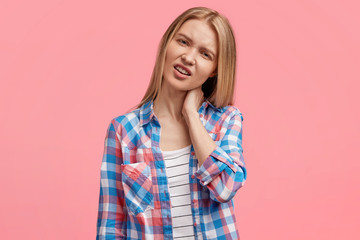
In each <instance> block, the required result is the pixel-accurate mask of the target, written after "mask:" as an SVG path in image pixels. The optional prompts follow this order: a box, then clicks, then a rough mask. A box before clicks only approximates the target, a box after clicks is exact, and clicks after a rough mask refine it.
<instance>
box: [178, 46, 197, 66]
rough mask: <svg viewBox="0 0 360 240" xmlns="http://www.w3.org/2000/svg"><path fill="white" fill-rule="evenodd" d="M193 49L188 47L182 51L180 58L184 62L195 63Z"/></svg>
mask: <svg viewBox="0 0 360 240" xmlns="http://www.w3.org/2000/svg"><path fill="white" fill-rule="evenodd" d="M195 54H196V50H195V49H189V50H188V51H186V52H184V54H183V55H181V59H182V60H183V61H184V63H186V64H189V65H194V64H195Z"/></svg>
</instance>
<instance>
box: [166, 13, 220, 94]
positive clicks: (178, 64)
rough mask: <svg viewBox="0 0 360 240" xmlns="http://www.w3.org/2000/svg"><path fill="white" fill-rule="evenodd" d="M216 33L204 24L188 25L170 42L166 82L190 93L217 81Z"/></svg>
mask: <svg viewBox="0 0 360 240" xmlns="http://www.w3.org/2000/svg"><path fill="white" fill-rule="evenodd" d="M217 46H218V42H217V34H216V32H215V31H214V30H213V29H212V28H211V27H210V25H208V23H206V22H205V21H203V20H197V19H191V20H188V21H186V22H185V23H184V24H183V25H182V26H181V28H180V29H179V31H178V32H177V33H176V34H175V36H174V38H173V39H172V40H170V43H169V45H168V48H167V51H166V57H165V64H164V74H163V76H164V82H165V83H166V84H165V85H166V86H170V87H172V88H175V89H177V90H183V91H189V90H191V89H194V88H197V87H200V86H201V85H202V84H203V83H204V82H205V81H206V80H207V79H208V78H209V77H213V76H214V75H215V74H216V72H215V70H216V67H217V54H218V49H217Z"/></svg>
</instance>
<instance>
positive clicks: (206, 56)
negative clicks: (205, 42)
mask: <svg viewBox="0 0 360 240" xmlns="http://www.w3.org/2000/svg"><path fill="white" fill-rule="evenodd" d="M202 55H203V56H204V57H205V58H207V59H211V56H210V54H209V53H207V52H206V51H204V52H202Z"/></svg>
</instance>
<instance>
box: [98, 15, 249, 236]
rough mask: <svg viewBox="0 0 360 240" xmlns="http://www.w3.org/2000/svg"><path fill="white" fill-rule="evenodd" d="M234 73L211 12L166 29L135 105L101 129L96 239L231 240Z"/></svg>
mask: <svg viewBox="0 0 360 240" xmlns="http://www.w3.org/2000/svg"><path fill="white" fill-rule="evenodd" d="M235 65H236V49H235V40H234V36H233V32H232V29H231V26H230V24H229V23H228V21H227V19H226V18H225V17H224V16H222V15H220V14H219V13H218V12H216V11H214V10H211V9H208V8H191V9H189V10H187V11H185V12H184V13H182V14H181V15H180V16H179V17H178V18H177V19H175V21H174V22H173V23H172V24H171V25H170V27H169V28H168V29H167V31H166V32H165V34H164V36H163V38H162V40H161V43H160V47H159V51H158V56H157V59H156V63H155V67H154V71H153V74H152V78H151V81H150V84H149V87H148V89H147V91H146V93H145V96H144V97H143V99H142V101H141V102H140V104H139V105H138V106H137V108H136V109H135V110H132V111H129V112H128V113H126V114H124V115H121V116H119V117H116V118H114V119H112V121H111V123H110V125H109V127H108V131H107V135H106V139H105V149H104V156H103V160H102V165H101V182H100V199H99V213H98V222H97V239H238V238H239V233H238V231H237V229H236V220H235V215H234V205H233V197H234V195H235V193H236V192H237V190H238V189H239V188H240V187H242V186H243V185H244V183H245V180H246V168H245V163H244V158H243V154H242V153H243V149H242V121H243V117H242V114H241V112H240V111H239V110H238V109H237V108H236V107H235V106H233V105H232V104H233V95H234V85H235Z"/></svg>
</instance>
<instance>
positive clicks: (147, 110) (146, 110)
mask: <svg viewBox="0 0 360 240" xmlns="http://www.w3.org/2000/svg"><path fill="white" fill-rule="evenodd" d="M208 107H211V108H213V109H214V110H215V111H218V112H223V108H217V107H215V106H214V105H213V104H212V103H211V102H210V101H209V100H207V99H205V100H204V102H203V103H202V104H201V107H200V109H199V113H201V112H202V113H205V112H206V111H205V110H206V109H207V108H208ZM154 116H155V114H154V101H153V100H149V101H147V102H145V103H144V104H143V105H142V106H141V107H140V126H143V125H146V124H147V123H149V122H150V121H151V120H152V119H153V118H154Z"/></svg>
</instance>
